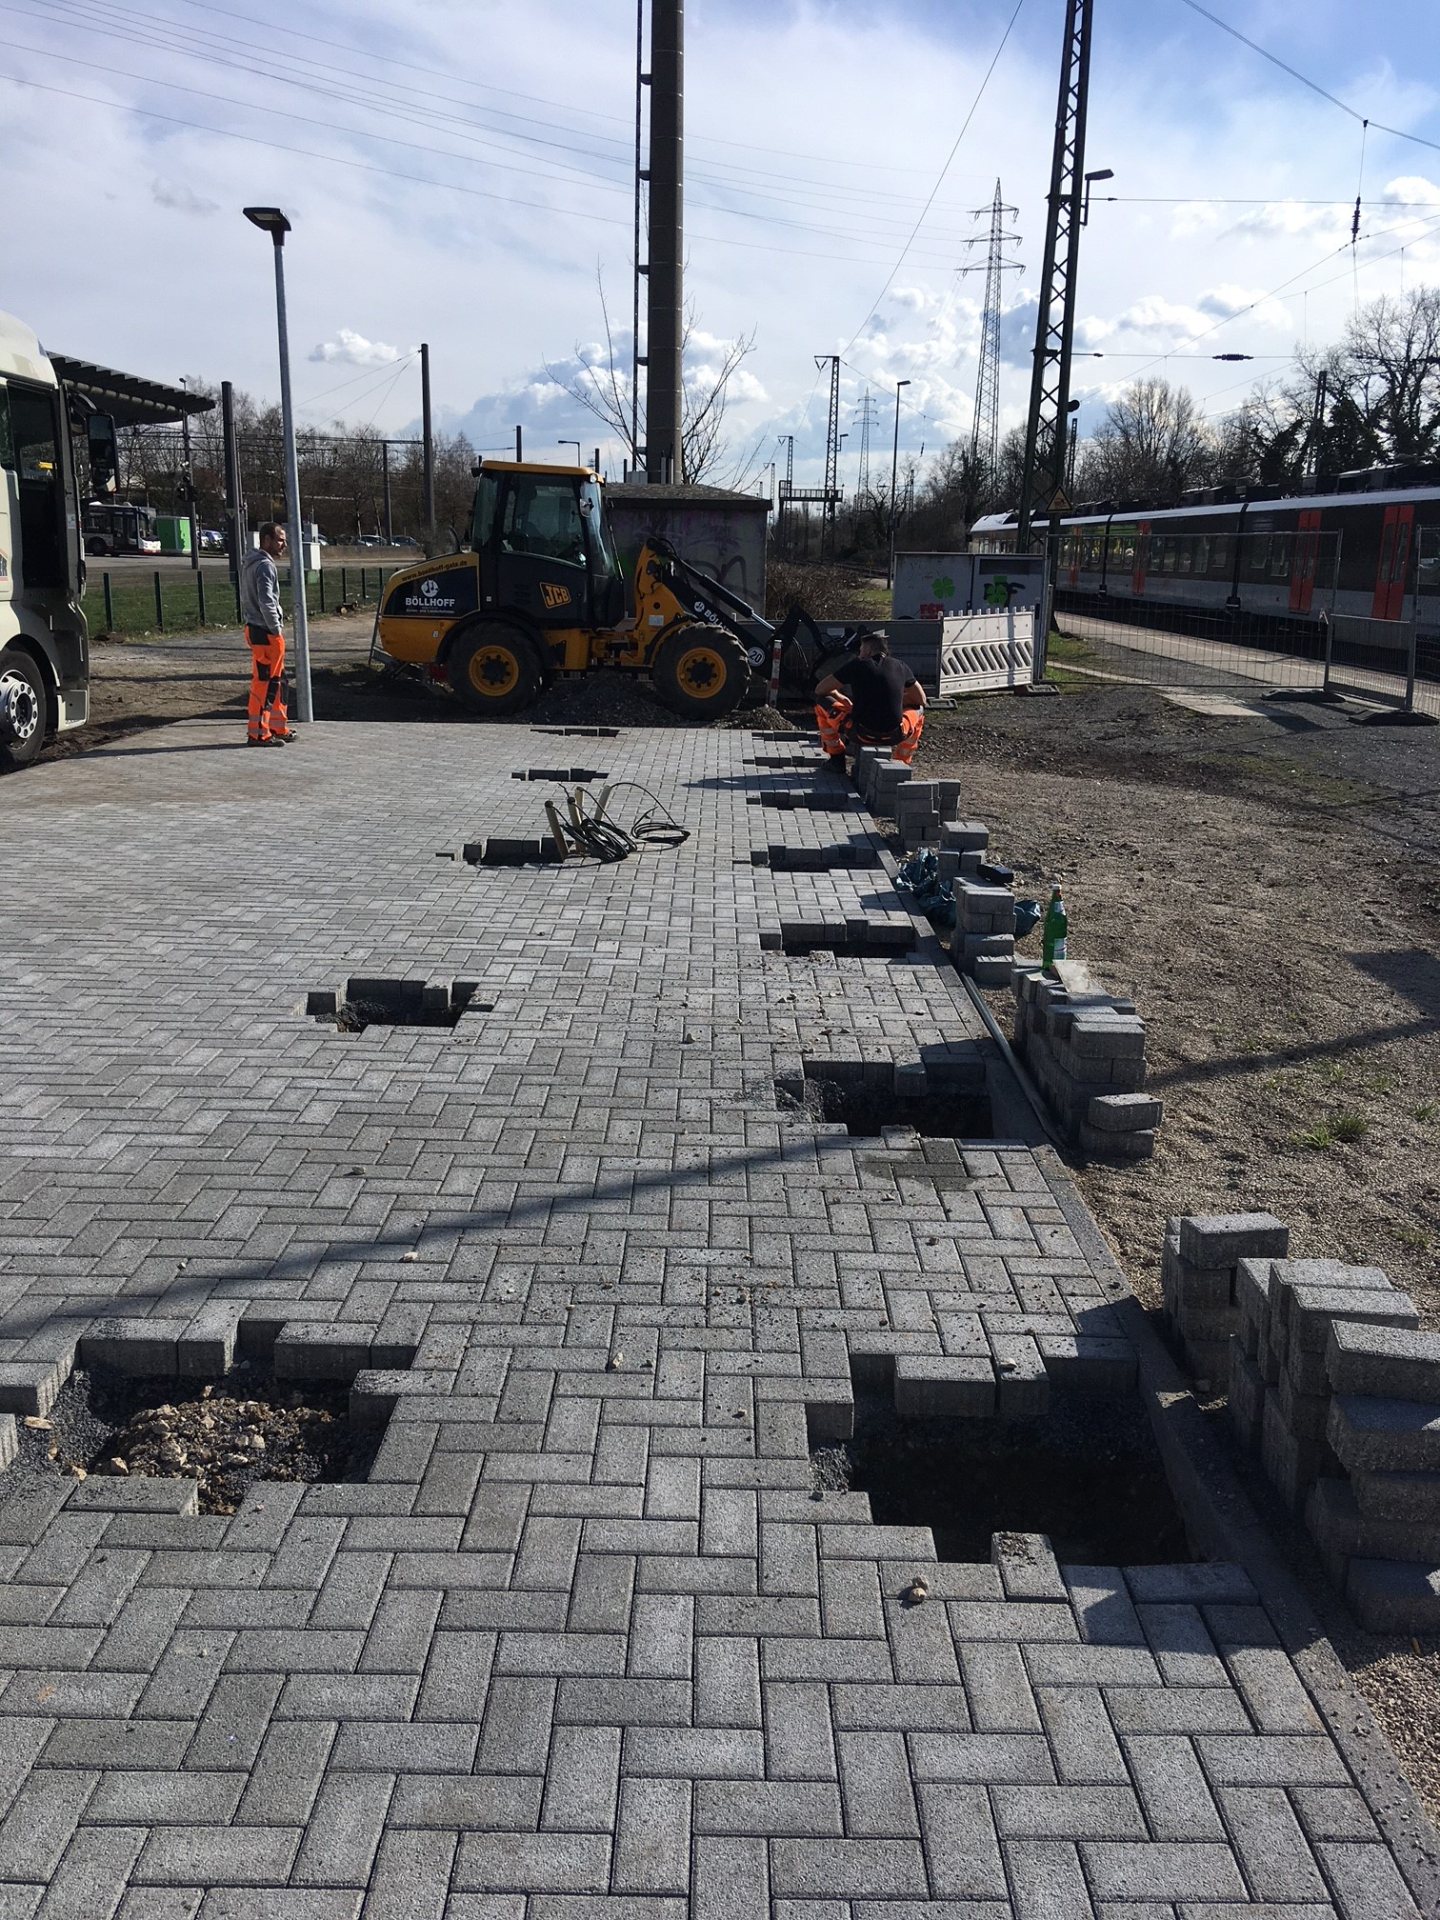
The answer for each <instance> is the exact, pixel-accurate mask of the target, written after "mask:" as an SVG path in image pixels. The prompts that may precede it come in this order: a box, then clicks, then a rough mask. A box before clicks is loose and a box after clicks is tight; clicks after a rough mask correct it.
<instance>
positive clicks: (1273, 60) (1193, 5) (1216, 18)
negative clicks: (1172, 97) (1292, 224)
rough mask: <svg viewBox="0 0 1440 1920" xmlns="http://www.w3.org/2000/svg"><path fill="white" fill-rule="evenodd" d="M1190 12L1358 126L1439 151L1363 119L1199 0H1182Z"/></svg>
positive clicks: (1437, 143) (1438, 145)
mask: <svg viewBox="0 0 1440 1920" xmlns="http://www.w3.org/2000/svg"><path fill="white" fill-rule="evenodd" d="M1183 4H1184V5H1185V6H1187V7H1189V9H1190V11H1191V12H1192V13H1198V14H1201V15H1203V16H1204V18H1205V19H1206V20H1208V21H1209V22H1210V24H1211V25H1212V26H1216V27H1219V29H1220V31H1221V32H1222V33H1228V34H1229V35H1230V37H1231V39H1232V40H1238V41H1239V42H1240V43H1241V45H1242V46H1246V47H1249V49H1250V51H1251V52H1252V53H1258V54H1259V56H1260V58H1261V59H1262V60H1268V61H1269V62H1270V64H1271V66H1272V67H1279V69H1280V71H1281V72H1282V73H1288V74H1289V76H1290V78H1291V79H1292V80H1298V81H1299V83H1300V85H1301V86H1302V87H1308V88H1309V89H1310V91H1311V92H1312V93H1318V94H1319V96H1320V98H1321V99H1322V100H1328V101H1329V102H1330V105H1331V106H1332V107H1338V108H1339V109H1340V111H1341V112H1342V113H1348V114H1349V116H1350V118H1351V119H1352V120H1358V121H1360V122H1361V123H1362V125H1364V126H1367V127H1374V129H1375V131H1376V132H1377V133H1388V134H1389V135H1391V137H1392V138H1393V139H1396V140H1409V141H1412V142H1413V143H1414V144H1415V145H1416V146H1417V147H1429V149H1430V151H1431V152H1432V153H1440V140H1427V139H1426V138H1425V137H1424V135H1423V134H1419V133H1407V132H1406V131H1405V130H1404V128H1403V127H1388V126H1386V124H1385V122H1384V121H1383V120H1374V119H1367V117H1366V116H1365V115H1364V114H1363V113H1361V111H1360V109H1359V108H1358V107H1352V106H1351V105H1350V103H1349V101H1348V100H1342V99H1341V98H1340V96H1339V94H1337V93H1331V91H1330V89H1329V88H1328V87H1322V86H1321V85H1320V82H1319V81H1318V80H1312V79H1311V78H1310V76H1309V74H1306V73H1302V72H1301V71H1300V69H1299V68H1298V67H1292V66H1291V64H1290V62H1289V61H1288V60H1282V59H1281V58H1280V56H1279V54H1278V53H1272V52H1271V51H1270V49H1269V48H1268V47H1262V46H1261V44H1260V42H1259V41H1258V40H1252V39H1251V38H1250V36H1249V34H1247V33H1242V32H1241V31H1240V29H1239V28H1238V27H1236V26H1232V25H1231V24H1230V22H1229V21H1228V20H1222V19H1221V17H1220V15H1219V14H1218V13H1212V12H1211V11H1210V9H1209V7H1206V6H1202V5H1201V4H1200V0H1183Z"/></svg>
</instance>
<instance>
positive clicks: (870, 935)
mask: <svg viewBox="0 0 1440 1920" xmlns="http://www.w3.org/2000/svg"><path fill="white" fill-rule="evenodd" d="M760 944H761V946H762V947H766V948H768V949H769V950H770V951H772V952H773V951H774V950H775V948H776V945H777V943H776V941H775V938H774V935H773V934H772V935H770V936H769V938H768V939H767V938H766V936H765V935H763V934H762V935H761V939H760ZM914 946H915V928H914V926H913V925H911V924H910V923H909V922H908V921H907V922H904V923H902V922H900V921H895V920H884V921H869V920H867V921H863V922H852V923H850V924H849V925H848V926H847V928H846V930H845V932H844V933H839V932H837V931H836V930H834V929H833V928H830V927H826V926H825V925H824V924H823V923H817V924H816V925H815V926H813V927H812V926H808V925H807V924H806V923H805V922H804V921H803V920H801V921H792V922H791V923H790V924H789V925H788V926H782V927H781V929H780V938H779V941H778V949H779V951H780V952H781V953H788V954H790V955H792V956H795V957H798V958H802V959H803V958H804V956H805V955H806V954H807V953H841V954H845V955H846V956H848V957H849V958H850V959H852V960H893V959H894V958H895V956H896V955H897V954H901V953H909V952H911V951H912V950H913V948H914Z"/></svg>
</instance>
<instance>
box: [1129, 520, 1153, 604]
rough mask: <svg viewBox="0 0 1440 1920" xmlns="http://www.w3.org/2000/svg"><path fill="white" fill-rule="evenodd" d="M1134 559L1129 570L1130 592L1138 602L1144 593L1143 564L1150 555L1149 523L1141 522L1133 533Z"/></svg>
mask: <svg viewBox="0 0 1440 1920" xmlns="http://www.w3.org/2000/svg"><path fill="white" fill-rule="evenodd" d="M1134 540H1135V559H1134V563H1133V565H1132V566H1131V569H1130V591H1131V593H1133V594H1134V595H1135V597H1136V599H1137V600H1138V599H1139V598H1140V597H1141V595H1143V593H1144V592H1145V563H1146V561H1147V559H1148V558H1149V554H1150V522H1149V521H1148V520H1142V521H1141V522H1140V524H1139V526H1138V527H1136V529H1135V533H1134Z"/></svg>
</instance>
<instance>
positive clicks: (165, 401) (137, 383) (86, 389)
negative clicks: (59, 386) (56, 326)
mask: <svg viewBox="0 0 1440 1920" xmlns="http://www.w3.org/2000/svg"><path fill="white" fill-rule="evenodd" d="M50 364H51V365H52V366H53V367H54V369H55V371H56V373H57V374H58V375H59V376H60V379H61V381H62V383H63V384H64V386H65V389H66V391H67V392H69V393H74V394H79V395H80V396H81V398H82V399H84V400H87V401H88V402H89V403H90V405H91V406H92V407H94V408H95V410H96V412H97V413H108V414H109V415H110V418H111V419H112V420H113V421H114V422H115V425H116V426H117V427H178V426H179V425H180V423H181V421H182V420H184V419H186V418H187V417H189V418H192V419H193V418H194V416H195V415H196V414H199V413H212V412H213V411H214V409H215V402H214V401H213V400H212V399H211V398H210V397H209V395H208V394H202V393H190V392H188V391H187V390H186V389H185V388H184V387H180V386H172V385H170V383H169V382H168V381H164V380H147V379H146V378H145V377H144V376H143V375H142V374H138V373H121V372H119V371H118V369H116V368H115V367H102V366H99V365H97V364H96V362H94V361H93V360H79V359H76V358H75V357H74V356H73V355H71V354H68V353H52V354H51V355H50Z"/></svg>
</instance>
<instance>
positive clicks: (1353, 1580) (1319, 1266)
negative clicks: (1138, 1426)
mask: <svg viewBox="0 0 1440 1920" xmlns="http://www.w3.org/2000/svg"><path fill="white" fill-rule="evenodd" d="M1235 1298H1236V1308H1237V1316H1238V1326H1237V1332H1236V1337H1235V1340H1234V1342H1233V1344H1232V1348H1231V1373H1230V1414H1231V1418H1232V1420H1233V1422H1234V1425H1235V1429H1236V1432H1237V1433H1238V1434H1239V1436H1240V1438H1241V1440H1242V1441H1243V1442H1244V1443H1245V1444H1246V1445H1247V1446H1249V1447H1252V1448H1254V1447H1257V1446H1258V1448H1259V1451H1260V1455H1261V1459H1262V1460H1263V1462H1264V1466H1265V1472H1266V1475H1267V1477H1268V1479H1269V1480H1270V1482H1271V1484H1272V1485H1273V1486H1274V1488H1275V1489H1276V1491H1277V1493H1278V1494H1279V1495H1280V1497H1281V1499H1282V1500H1283V1501H1284V1502H1285V1504H1286V1505H1287V1506H1288V1507H1289V1508H1291V1510H1292V1511H1295V1512H1300V1511H1302V1510H1303V1512H1304V1516H1305V1523H1306V1525H1307V1527H1308V1528H1309V1530H1310V1533H1311V1535H1312V1537H1313V1538H1314V1540H1315V1543H1316V1545H1317V1547H1318V1548H1319V1550H1320V1554H1321V1557H1322V1559H1323V1560H1324V1562H1325V1566H1326V1569H1327V1571H1328V1573H1329V1574H1330V1577H1331V1579H1332V1580H1333V1581H1334V1583H1335V1585H1336V1586H1337V1587H1339V1588H1340V1589H1341V1590H1342V1591H1343V1592H1344V1594H1345V1596H1346V1598H1347V1599H1348V1600H1349V1602H1350V1605H1351V1607H1352V1608H1353V1609H1354V1612H1355V1615H1356V1617H1357V1619H1358V1620H1359V1621H1360V1623H1361V1625H1362V1626H1365V1627H1368V1628H1370V1629H1371V1630H1372V1631H1373V1632H1377V1633H1384V1632H1396V1631H1403V1632H1416V1631H1433V1630H1435V1629H1436V1628H1440V1336H1437V1335H1435V1334H1429V1333H1420V1332H1419V1331H1418V1330H1417V1329H1418V1326H1419V1320H1420V1316H1419V1313H1418V1312H1417V1310H1416V1307H1415V1303H1414V1301H1413V1300H1412V1299H1411V1298H1410V1296H1409V1294H1408V1293H1405V1292H1403V1291H1402V1290H1401V1289H1400V1288H1398V1287H1396V1286H1393V1285H1392V1284H1391V1282H1390V1279H1389V1276H1388V1275H1387V1274H1385V1273H1384V1272H1382V1270H1381V1269H1380V1268H1379V1267H1356V1266H1347V1265H1346V1264H1344V1263H1343V1262H1341V1261H1339V1260H1264V1259H1252V1260H1242V1261H1241V1262H1240V1263H1239V1266H1238V1268H1237V1272H1236V1296H1235Z"/></svg>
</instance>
